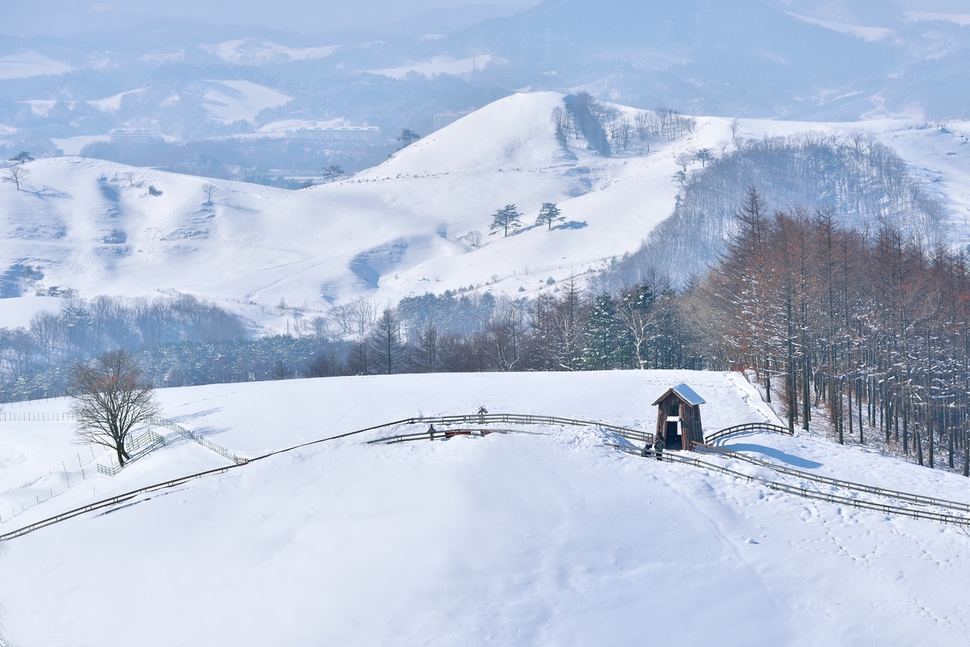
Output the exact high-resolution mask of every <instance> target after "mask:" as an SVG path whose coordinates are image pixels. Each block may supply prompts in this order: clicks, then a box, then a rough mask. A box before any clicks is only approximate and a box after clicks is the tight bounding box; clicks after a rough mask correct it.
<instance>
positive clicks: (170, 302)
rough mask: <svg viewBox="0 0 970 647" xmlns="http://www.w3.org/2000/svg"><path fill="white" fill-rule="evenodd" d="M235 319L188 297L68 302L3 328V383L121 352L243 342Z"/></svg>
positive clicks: (243, 329)
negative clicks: (18, 325) (168, 345)
mask: <svg viewBox="0 0 970 647" xmlns="http://www.w3.org/2000/svg"><path fill="white" fill-rule="evenodd" d="M247 334H248V331H247V329H246V327H245V325H244V324H243V322H242V321H241V320H240V319H239V317H237V316H236V315H233V314H232V313H230V312H228V311H226V310H223V309H222V308H219V307H218V306H215V305H213V304H211V303H207V302H205V301H202V300H199V299H197V298H195V297H193V296H190V295H182V296H179V297H177V298H174V299H166V298H137V299H123V298H113V297H107V296H99V297H97V298H94V299H92V300H84V299H80V298H77V297H69V298H67V299H65V300H64V302H63V305H62V307H61V310H60V311H59V312H39V313H37V314H35V315H34V316H33V317H32V318H31V320H30V324H29V325H28V326H27V327H21V328H14V329H8V328H0V380H2V381H3V382H5V383H11V382H16V381H18V380H21V379H25V378H26V377H27V376H29V375H31V374H32V373H34V372H36V371H39V370H45V369H50V368H52V367H54V366H56V365H58V364H59V363H62V362H66V361H68V362H69V361H71V360H74V359H82V358H89V357H94V356H97V355H100V354H102V353H105V352H108V351H112V350H118V349H123V350H127V351H132V352H134V351H137V350H140V349H142V348H146V347H149V346H157V345H161V344H166V343H181V342H187V341H189V342H191V341H218V340H226V339H236V338H241V337H245V336H246V335H247Z"/></svg>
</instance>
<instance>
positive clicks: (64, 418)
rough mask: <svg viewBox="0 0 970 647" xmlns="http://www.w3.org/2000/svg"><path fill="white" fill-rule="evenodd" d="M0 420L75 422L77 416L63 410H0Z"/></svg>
mask: <svg viewBox="0 0 970 647" xmlns="http://www.w3.org/2000/svg"><path fill="white" fill-rule="evenodd" d="M0 422H77V416H75V415H74V414H73V413H70V412H64V411H0Z"/></svg>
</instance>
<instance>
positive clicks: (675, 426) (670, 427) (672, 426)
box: [664, 420, 684, 449]
mask: <svg viewBox="0 0 970 647" xmlns="http://www.w3.org/2000/svg"><path fill="white" fill-rule="evenodd" d="M683 447H684V437H683V436H682V435H681V433H680V421H679V420H667V429H666V433H665V434H664V449H683Z"/></svg>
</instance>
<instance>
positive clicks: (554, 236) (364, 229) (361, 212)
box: [0, 92, 970, 324]
mask: <svg viewBox="0 0 970 647" xmlns="http://www.w3.org/2000/svg"><path fill="white" fill-rule="evenodd" d="M561 102H562V95H560V94H558V93H552V92H538V93H532V94H517V95H513V96H511V97H508V98H505V99H502V100H500V101H497V102H495V103H493V104H491V105H489V106H486V107H485V108H482V109H481V110H478V111H476V112H474V113H472V114H471V115H469V116H467V117H465V118H463V119H461V120H459V121H458V122H456V123H454V124H452V125H450V126H448V127H447V128H444V129H442V130H440V131H438V132H436V133H434V134H432V135H429V136H427V137H425V138H424V139H422V140H420V141H418V142H417V143H415V144H412V145H411V146H410V147H408V148H406V149H404V150H402V151H400V152H398V153H397V154H395V155H394V156H393V157H392V158H391V159H389V160H387V161H386V162H385V163H383V164H381V165H379V166H377V167H374V168H372V169H369V170H367V171H364V172H362V173H360V174H358V175H357V176H355V177H351V178H347V179H344V180H341V181H337V182H334V183H330V184H325V185H321V186H317V187H315V188H312V189H309V190H302V191H286V190H281V189H275V188H271V187H265V186H258V185H248V184H241V183H233V182H220V181H215V180H205V179H202V178H195V177H188V176H180V175H173V174H169V173H164V172H159V171H153V170H150V169H139V168H132V167H125V166H121V165H118V164H113V163H108V162H103V161H97V160H92V159H80V158H70V157H68V158H52V159H42V160H37V161H35V162H32V163H30V164H29V165H28V169H29V170H30V173H31V175H30V177H29V178H28V180H27V184H26V186H25V188H24V190H23V191H17V190H16V189H15V187H14V185H13V184H10V183H4V184H2V185H0V218H2V220H0V236H2V237H3V239H4V240H5V244H4V246H3V247H2V248H0V292H2V295H0V296H6V297H12V296H17V295H19V294H23V295H33V294H36V293H52V294H53V293H56V291H57V289H63V288H72V289H75V290H77V291H78V292H80V293H81V294H82V295H84V296H93V295H95V294H112V295H147V294H153V293H157V292H163V293H170V292H172V291H179V292H190V293H194V294H197V295H200V296H203V297H207V298H210V299H213V300H215V301H217V302H220V303H223V304H225V305H228V306H229V307H230V308H233V309H237V310H240V311H242V312H244V313H246V314H248V315H249V316H252V317H254V318H257V319H261V321H262V322H263V323H270V324H271V323H272V317H273V315H272V313H273V312H274V311H275V310H274V309H275V308H276V306H277V304H279V302H280V300H281V299H284V300H285V301H286V302H287V303H288V304H289V305H290V306H295V307H301V308H305V309H306V310H308V311H309V312H319V311H322V310H325V309H326V307H327V306H328V303H334V302H346V301H348V300H350V299H353V298H355V297H357V296H361V295H364V296H367V297H369V298H372V299H374V300H375V301H376V302H377V303H378V304H379V305H383V304H386V303H393V302H396V301H397V300H398V299H400V298H401V297H403V296H407V295H409V294H421V293H424V292H426V291H432V292H442V291H444V290H446V289H459V288H466V287H468V286H475V287H476V288H477V289H479V290H484V289H489V290H492V291H493V292H496V293H507V294H513V295H520V294H523V293H524V294H526V295H528V294H531V293H533V292H535V291H536V290H539V289H555V288H548V287H547V281H548V279H549V278H553V279H555V280H556V281H560V280H562V279H563V278H565V277H567V276H569V275H570V274H579V273H582V272H584V271H586V270H587V269H589V268H591V267H597V266H599V265H601V264H602V263H603V262H604V261H606V260H607V259H609V258H611V257H613V256H616V255H621V254H623V253H625V252H629V251H632V250H633V249H635V248H636V247H637V246H638V244H639V243H640V241H641V240H642V239H643V238H644V237H645V236H646V235H647V234H648V233H649V232H650V231H651V230H652V228H653V227H654V226H656V224H657V223H659V222H660V221H661V220H663V219H664V218H666V217H667V216H669V214H670V213H671V211H672V209H673V206H674V201H675V197H676V193H677V185H676V183H675V182H674V180H673V179H672V178H673V175H674V173H675V171H676V170H677V168H678V167H677V165H676V163H675V161H674V158H675V156H676V155H677V154H678V153H681V152H683V151H688V150H698V149H701V148H711V149H713V150H715V151H718V150H721V149H723V148H724V147H726V146H729V144H727V143H726V142H727V141H729V139H730V128H729V120H726V119H720V118H702V119H699V120H698V127H697V129H696V130H695V132H694V133H693V134H692V135H690V136H689V137H686V138H684V139H682V140H680V141H676V142H674V143H671V144H667V145H661V146H656V147H654V148H652V149H651V150H650V151H649V154H647V152H646V151H643V154H634V152H632V151H631V152H629V153H627V154H622V155H617V156H614V157H612V158H603V157H600V156H596V155H593V154H591V153H589V152H587V151H585V150H583V149H582V147H580V146H578V145H577V144H576V142H572V143H571V144H570V148H569V149H566V148H564V147H562V146H561V145H560V144H559V142H558V141H557V140H556V137H555V131H554V126H553V123H552V120H551V118H550V115H551V112H552V110H553V109H554V108H555V107H557V106H559V105H561ZM858 129H865V130H870V131H872V132H874V133H876V134H877V135H878V136H879V137H881V138H883V139H885V140H886V141H887V143H889V144H890V145H893V144H895V143H899V144H901V145H902V149H901V152H902V153H903V154H904V155H905V156H906V157H907V159H908V160H909V161H910V162H911V163H912V164H913V166H914V168H916V169H917V170H919V172H920V174H921V175H922V176H924V179H926V180H927V181H928V182H929V183H930V184H931V185H932V186H938V187H939V188H940V190H941V192H942V194H943V196H944V197H945V198H947V199H948V200H950V201H951V206H954V207H955V208H957V209H958V211H959V213H957V209H955V210H954V222H955V223H956V224H957V225H958V226H959V227H960V229H959V230H958V231H957V232H956V236H955V237H954V240H955V242H959V243H965V242H966V240H964V239H965V238H970V236H968V232H967V228H966V226H965V217H964V215H963V213H964V209H966V208H967V206H968V205H967V198H966V195H965V194H966V191H967V189H966V186H967V181H966V178H967V177H970V155H968V154H967V153H965V152H964V151H963V148H962V147H963V146H964V145H965V143H966V141H967V140H966V138H965V137H962V136H961V135H959V132H960V131H959V129H954V130H947V131H940V130H938V129H930V128H921V129H914V124H912V123H909V122H903V121H872V122H860V123H854V124H823V125H820V124H817V123H800V122H777V121H756V120H752V121H745V122H743V123H742V131H741V133H742V136H745V137H760V136H763V135H765V134H786V133H798V132H806V131H816V130H822V131H825V132H836V133H847V132H852V131H854V130H858ZM206 183H211V184H213V185H215V186H216V187H217V188H216V190H215V192H214V193H213V195H212V202H211V203H208V202H207V199H206V193H204V191H203V186H204V185H205V184H206ZM152 187H154V189H155V190H156V193H158V192H160V195H152V194H151V192H150V189H151V188H152ZM543 202H556V203H558V204H559V206H560V208H561V209H562V213H563V216H564V217H565V219H566V221H567V222H566V223H565V225H564V226H561V227H559V228H556V229H553V230H552V231H547V230H545V229H544V228H543V227H535V228H530V229H527V230H526V231H523V232H522V233H520V234H518V235H515V236H510V237H508V238H502V237H501V236H500V235H492V236H490V235H488V234H489V229H488V227H489V224H490V222H491V214H492V213H493V212H494V211H495V210H497V209H499V208H501V207H503V206H504V205H506V204H516V205H517V206H518V208H519V209H520V211H522V212H523V213H524V217H523V223H524V224H525V225H527V226H528V225H531V224H532V223H533V222H534V221H535V218H536V215H537V212H538V210H539V207H540V205H541V204H542V203H543ZM473 232H478V233H479V234H478V235H480V237H481V241H482V242H481V244H480V245H477V246H476V245H475V241H474V238H475V236H476V234H475V233H473ZM34 307H35V305H33V304H32V303H31V302H24V303H23V305H22V306H21V307H20V308H19V309H20V310H32V309H33V308H34ZM0 323H2V322H0Z"/></svg>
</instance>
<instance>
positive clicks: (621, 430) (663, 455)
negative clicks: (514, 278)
mask: <svg viewBox="0 0 970 647" xmlns="http://www.w3.org/2000/svg"><path fill="white" fill-rule="evenodd" d="M498 422H501V423H505V424H525V425H530V424H534V425H569V426H584V427H593V428H599V429H605V430H608V431H611V432H613V433H615V434H617V435H618V436H621V437H622V438H625V439H627V440H634V441H635V442H643V443H644V445H645V447H647V446H650V445H652V444H653V434H652V433H648V432H644V431H640V430H637V429H630V428H627V427H620V426H617V425H608V424H604V423H600V422H593V421H583V420H577V419H574V418H559V417H553V416H534V415H528V414H501V413H499V414H481V415H478V414H476V415H464V416H438V417H430V418H427V417H419V418H405V419H403V420H396V421H394V422H388V423H384V424H380V425H374V426H372V427H365V428H364V429H358V430H355V431H348V432H345V433H341V434H336V435H334V436H328V437H325V438H320V439H318V440H312V441H309V442H305V443H300V444H298V445H293V446H291V447H286V448H284V449H278V450H275V451H272V452H268V453H266V454H263V455H261V456H257V457H255V458H251V459H237V460H236V462H235V464H234V465H229V466H226V467H222V468H217V469H212V470H207V471H204V472H198V473H196V474H190V475H188V476H183V477H180V478H177V479H172V480H170V481H164V482H162V483H156V484H154V485H150V486H147V487H143V488H139V489H137V490H132V491H130V492H126V493H124V494H119V495H117V496H114V497H110V498H108V499H103V500H101V501H96V502H94V503H91V504H88V505H85V506H82V507H80V508H75V509H73V510H69V511H67V512H63V513H61V514H58V515H55V516H53V517H49V518H47V519H43V520H40V521H37V522H35V523H32V524H30V525H27V526H24V527H22V528H19V529H17V530H14V531H11V532H8V533H6V534H2V535H0V542H3V541H7V540H10V539H15V538H17V537H22V536H24V535H26V534H29V533H31V532H34V531H35V530H40V529H41V528H46V527H48V526H51V525H54V524H56V523H60V522H62V521H66V520H68V519H71V518H74V517H77V516H79V515H82V514H85V513H88V512H91V511H94V510H99V509H103V508H108V507H111V506H114V505H117V504H119V503H124V502H126V501H128V500H130V499H132V498H134V497H136V496H139V495H141V494H145V493H149V492H153V491H156V490H161V489H165V488H171V487H175V486H178V485H181V484H184V483H187V482H189V481H191V480H194V479H198V478H203V477H205V476H210V475H214V474H224V473H226V472H228V471H229V470H231V469H237V468H240V467H244V466H245V465H249V464H251V463H254V462H256V461H260V460H263V459H266V458H270V457H271V456H276V455H278V454H284V453H287V452H291V451H294V450H297V449H302V448H305V447H310V446H312V445H317V444H320V443H326V442H330V441H333V440H338V439H341V438H348V437H351V436H356V435H360V434H363V433H366V432H369V431H375V430H378V429H385V428H388V427H394V426H403V425H415V424H429V425H431V424H438V425H450V424H463V425H468V424H479V425H482V424H493V423H498ZM172 424H174V423H172ZM764 426H765V425H762V424H760V423H751V426H750V427H749V428H750V429H754V428H758V429H761V428H763V427H764ZM774 426H777V425H774ZM742 427H748V425H738V426H735V427H729V428H728V429H724V430H721V431H725V432H726V431H728V430H733V431H732V433H739V431H738V430H739V428H742ZM780 429H783V430H784V433H786V434H787V433H788V430H787V429H784V428H783V427H780ZM186 431H187V430H186ZM453 431H454V430H453ZM478 431H479V432H481V431H483V430H478ZM720 433H721V432H715V434H712V436H715V435H717V434H720ZM428 435H429V434H428V432H424V433H418V434H403V435H401V436H421V437H423V438H427V437H428ZM725 435H726V434H725ZM718 437H720V438H723V436H718ZM392 438H394V437H392ZM193 440H194V438H193ZM608 445H609V446H611V447H614V448H616V449H620V450H622V451H624V452H627V453H630V454H634V455H637V456H644V455H651V456H654V457H655V458H658V459H660V460H663V461H668V462H673V463H677V464H681V465H689V466H692V467H698V468H702V469H707V470H711V471H714V472H719V473H722V474H726V475H728V476H732V477H735V478H739V479H744V480H747V481H750V482H754V483H759V484H761V485H763V486H765V487H767V488H770V489H773V490H776V491H780V492H785V493H788V494H793V495H796V496H800V497H804V498H808V499H815V500H819V501H827V502H830V503H837V504H841V505H847V506H850V507H855V508H861V509H866V510H873V511H877V512H883V513H885V514H894V515H899V516H904V517H910V518H913V519H930V520H933V521H938V522H942V523H949V524H956V525H961V526H970V518H967V517H962V516H957V515H951V514H947V513H939V512H934V511H931V510H920V509H914V508H905V507H902V506H896V505H891V504H883V503H875V502H872V501H866V500H863V499H854V498H850V497H845V496H841V495H837V494H827V493H824V492H818V491H815V490H809V489H807V488H803V487H799V486H795V485H791V484H788V483H782V482H779V481H772V480H770V479H765V478H762V477H759V476H752V475H749V474H744V473H743V472H739V471H737V470H732V469H730V468H727V467H724V466H723V465H717V464H715V463H711V462H709V461H705V460H703V459H701V458H698V457H696V456H688V455H680V454H673V453H670V452H657V453H656V454H653V453H652V452H649V453H645V452H644V449H641V448H638V447H635V446H633V445H619V444H613V443H608ZM227 451H228V450H227ZM725 451H727V450H725ZM230 453H231V452H230ZM737 456H738V455H732V457H737ZM748 458H750V457H748ZM753 460H757V459H753ZM769 466H770V467H771V468H772V469H776V467H783V466H774V464H769ZM783 469H787V468H783ZM794 471H796V472H798V474H799V477H800V478H806V479H808V480H810V481H815V482H817V483H825V482H826V480H830V481H835V479H828V477H823V476H820V475H816V474H810V473H807V472H800V471H798V470H794ZM840 483H848V482H840ZM826 484H830V483H826ZM855 485H859V484H855ZM840 487H841V486H840ZM859 487H866V488H868V487H870V486H861V485H859ZM874 489H875V490H880V491H881V492H884V493H885V495H884V496H896V495H906V494H907V493H904V492H894V491H893V490H884V489H882V488H874ZM863 491H866V490H863ZM908 496H913V497H920V495H908ZM920 498H923V499H926V500H927V501H930V500H932V501H933V503H932V505H939V503H938V502H940V501H943V500H941V499H932V498H931V497H920ZM946 503H949V504H952V505H953V506H965V505H967V504H961V503H956V502H952V501H950V502H946Z"/></svg>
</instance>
